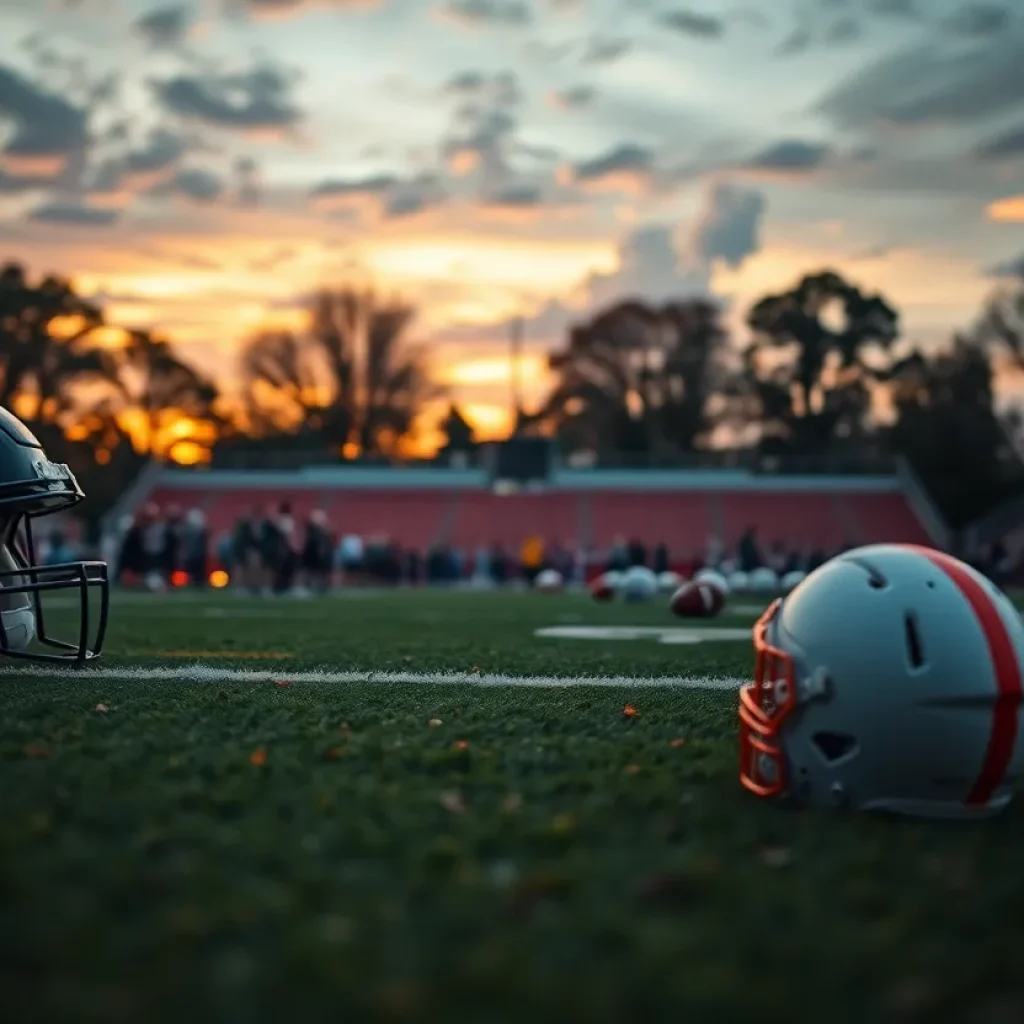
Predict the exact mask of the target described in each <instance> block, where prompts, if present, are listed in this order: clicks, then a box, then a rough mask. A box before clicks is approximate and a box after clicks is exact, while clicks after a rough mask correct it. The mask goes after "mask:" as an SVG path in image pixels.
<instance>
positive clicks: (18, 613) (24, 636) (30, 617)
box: [0, 605, 36, 651]
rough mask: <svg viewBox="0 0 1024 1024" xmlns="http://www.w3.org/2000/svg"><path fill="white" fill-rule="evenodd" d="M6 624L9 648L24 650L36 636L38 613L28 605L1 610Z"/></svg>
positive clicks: (5, 632) (5, 629) (6, 637)
mask: <svg viewBox="0 0 1024 1024" xmlns="http://www.w3.org/2000/svg"><path fill="white" fill-rule="evenodd" d="M0 616H2V618H3V624H4V637H5V639H6V641H7V649H8V650H11V651H24V650H25V649H26V648H27V647H28V646H29V644H31V643H32V641H33V640H35V638H36V613H35V611H34V610H33V609H32V608H31V607H29V606H28V605H26V606H25V607H23V608H12V609H11V610H10V611H5V612H0Z"/></svg>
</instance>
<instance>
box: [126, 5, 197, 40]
mask: <svg viewBox="0 0 1024 1024" xmlns="http://www.w3.org/2000/svg"><path fill="white" fill-rule="evenodd" d="M191 26H192V10H191V8H190V7H188V6H187V5H185V4H177V5H175V6H172V7H158V8H157V9H156V10H155V11H150V12H149V13H148V14H144V15H143V16H142V17H141V18H139V19H138V20H137V21H136V22H135V23H134V24H133V25H132V29H133V30H134V31H135V33H136V34H137V35H139V36H141V37H142V38H143V39H144V40H145V41H146V43H147V45H149V46H150V47H152V48H153V49H154V50H158V49H172V48H174V47H176V46H180V45H181V44H182V43H183V42H184V41H185V39H186V37H187V36H188V32H189V29H190V28H191Z"/></svg>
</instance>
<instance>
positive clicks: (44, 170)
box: [0, 153, 68, 178]
mask: <svg viewBox="0 0 1024 1024" xmlns="http://www.w3.org/2000/svg"><path fill="white" fill-rule="evenodd" d="M67 162H68V158H67V156H66V155H65V154H64V153H55V154H45V155H33V156H29V155H24V156H21V155H17V154H15V155H13V156H12V155H11V154H10V153H5V154H3V156H2V157H0V167H2V168H3V169H4V170H5V171H6V172H7V173H8V174H10V175H11V176H12V177H15V178H18V177H26V178H56V177H57V175H58V174H60V173H61V172H62V171H63V170H64V168H65V167H66V166H67Z"/></svg>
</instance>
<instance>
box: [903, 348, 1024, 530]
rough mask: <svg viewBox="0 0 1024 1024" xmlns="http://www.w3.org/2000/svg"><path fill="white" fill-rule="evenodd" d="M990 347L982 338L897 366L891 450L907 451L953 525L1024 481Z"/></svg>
mask: <svg viewBox="0 0 1024 1024" xmlns="http://www.w3.org/2000/svg"><path fill="white" fill-rule="evenodd" d="M993 376H994V374H993V369H992V363H991V359H990V356H989V353H988V352H987V351H986V349H985V347H984V346H983V345H982V344H980V343H979V342H978V341H977V340H974V339H969V338H966V337H962V336H957V337H956V338H954V341H953V345H952V347H951V348H950V349H949V350H947V351H943V352H938V353H936V354H934V355H930V356H926V355H924V354H923V353H922V352H920V351H915V352H913V353H912V354H911V355H910V356H909V357H907V358H906V359H904V360H902V361H901V362H900V363H899V364H898V365H897V366H895V367H894V369H893V374H892V378H891V384H890V386H891V388H892V397H893V402H894V405H895V411H896V419H895V422H894V423H893V424H892V426H891V427H890V428H889V429H888V431H887V434H888V440H889V444H890V445H891V447H892V449H893V450H894V451H896V452H900V453H901V454H903V455H905V456H906V457H907V459H908V460H909V461H910V463H911V465H912V466H913V467H914V469H915V470H916V471H917V473H918V475H919V476H920V477H921V479H922V481H923V483H924V484H925V486H926V488H927V490H928V492H929V494H930V495H931V496H932V498H933V500H934V501H935V502H936V503H937V504H938V506H939V508H940V509H941V510H942V511H943V513H944V515H945V516H946V518H947V520H948V521H949V522H950V524H951V525H952V526H954V527H960V526H963V525H965V524H966V523H969V522H970V521H971V520H973V519H975V518H977V517H978V516H980V515H984V514H985V513H986V512H987V511H988V510H989V509H991V508H992V507H993V506H994V505H995V504H997V503H998V502H999V501H1002V500H1003V499H1005V498H1007V497H1010V496H1011V495H1013V494H1015V493H1017V492H1018V491H1019V490H1020V488H1021V486H1022V483H1024V472H1022V467H1021V463H1020V459H1019V457H1018V456H1017V453H1016V452H1015V451H1014V449H1013V445H1012V444H1011V443H1010V441H1009V438H1008V437H1007V434H1006V431H1005V429H1004V427H1003V424H1002V423H1001V422H1000V419H999V416H998V414H997V412H996V409H995V395H994V391H993Z"/></svg>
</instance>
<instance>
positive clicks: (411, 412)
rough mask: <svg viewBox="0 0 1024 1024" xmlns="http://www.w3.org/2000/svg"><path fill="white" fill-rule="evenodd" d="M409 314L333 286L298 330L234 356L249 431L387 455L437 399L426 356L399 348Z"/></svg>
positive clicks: (400, 305)
mask: <svg viewBox="0 0 1024 1024" xmlns="http://www.w3.org/2000/svg"><path fill="white" fill-rule="evenodd" d="M414 315H415V309H414V307H412V306H411V305H409V304H407V303H405V302H402V301H400V300H382V299H380V298H379V297H378V296H377V295H376V294H375V293H374V292H373V291H369V290H365V291H364V290H357V289H354V288H339V289H334V290H324V291H321V292H319V293H318V294H317V295H316V296H314V298H313V300H312V301H311V303H310V307H309V318H308V323H307V326H306V329H305V330H304V331H303V332H301V333H298V334H293V333H291V332H288V331H276V332H262V333H260V334H257V335H256V336H255V337H254V338H253V339H252V340H251V341H250V342H249V343H248V345H246V347H245V349H244V350H243V352H242V355H241V368H242V377H243V381H244V384H245V405H246V413H247V417H248V419H249V421H250V423H251V424H252V426H253V429H254V430H255V431H258V432H262V433H264V434H272V433H282V432H290V433H295V432H298V431H300V430H305V431H309V432H311V433H314V434H317V435H319V436H321V437H322V438H323V440H324V441H325V442H326V443H328V444H329V445H331V446H332V447H338V448H340V447H342V446H344V445H346V444H352V445H354V446H356V447H357V448H358V450H359V451H360V452H362V453H364V454H391V453H393V452H394V451H395V450H396V449H397V446H398V444H399V442H400V441H401V440H402V439H403V438H405V437H407V436H408V435H409V433H410V430H411V429H412V425H413V421H414V419H415V418H416V416H417V415H418V414H419V413H420V412H421V411H422V409H423V406H424V404H425V403H426V402H427V401H428V400H429V399H430V398H432V397H435V396H436V395H437V394H438V389H437V388H436V387H435V386H434V384H433V382H432V381H431V379H430V375H429V373H428V370H427V364H426V353H425V351H424V350H423V349H422V348H420V347H416V346H411V345H409V344H407V342H406V336H407V334H408V332H409V327H410V325H411V323H412V320H413V318H414Z"/></svg>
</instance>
